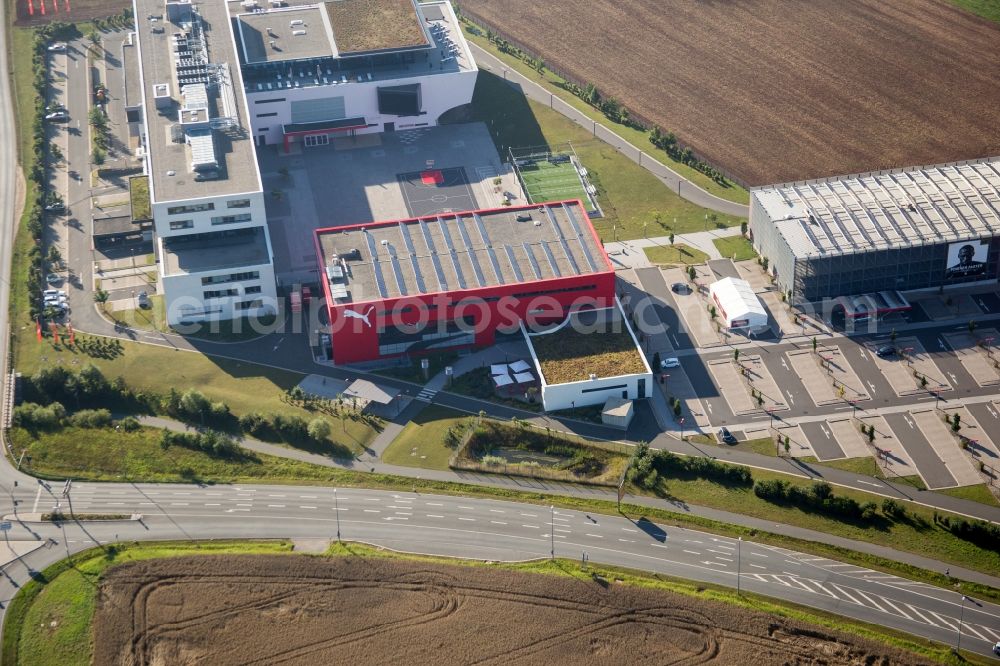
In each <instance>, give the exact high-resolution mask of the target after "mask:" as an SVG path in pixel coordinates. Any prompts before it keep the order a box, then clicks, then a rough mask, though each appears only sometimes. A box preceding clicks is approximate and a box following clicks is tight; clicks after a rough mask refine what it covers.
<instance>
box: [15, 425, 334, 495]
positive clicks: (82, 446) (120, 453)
mask: <svg viewBox="0 0 1000 666" xmlns="http://www.w3.org/2000/svg"><path fill="white" fill-rule="evenodd" d="M337 434H338V432H337V429H336V428H334V432H333V436H334V437H336V436H337ZM10 436H11V440H12V442H13V443H14V444H13V446H14V449H15V450H16V451H20V450H21V447H24V449H25V451H26V453H27V455H26V456H25V463H24V464H22V467H21V468H22V470H24V471H25V472H27V473H29V474H34V475H36V476H43V477H47V478H59V479H62V478H69V477H72V478H74V479H89V480H93V481H125V480H132V481H150V482H164V483H166V482H182V481H188V482H190V481H195V480H198V481H205V482H211V483H236V482H240V481H242V482H247V481H259V482H268V483H271V482H278V483H296V482H302V481H310V482H324V481H326V480H328V479H329V478H330V473H331V471H332V470H331V469H330V468H327V467H323V466H320V465H312V464H309V463H304V462H300V461H297V460H289V459H287V458H278V457H275V456H268V455H258V454H255V456H256V460H244V461H230V460H226V459H224V458H216V457H213V456H209V455H206V454H205V453H202V452H200V451H192V450H190V449H185V448H182V447H179V446H172V447H170V448H169V449H167V450H166V451H164V450H163V449H161V448H160V431H159V430H158V429H156V428H141V429H139V430H137V431H135V432H130V433H126V432H117V431H115V430H112V429H110V428H101V429H93V430H90V429H82V428H72V427H68V428H64V429H62V430H58V431H53V432H42V433H35V434H32V433H29V432H27V431H25V430H22V429H20V428H14V429H13V430H11V431H10ZM29 456H30V458H31V459H30V462H29V461H28V457H29Z"/></svg>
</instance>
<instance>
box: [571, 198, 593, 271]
mask: <svg viewBox="0 0 1000 666" xmlns="http://www.w3.org/2000/svg"><path fill="white" fill-rule="evenodd" d="M563 211H564V212H565V213H566V217H567V218H569V222H570V224H572V225H573V231H575V232H576V238H577V240H578V241H580V247H581V248H583V256H584V257H586V258H587V263H588V264H590V270H592V271H595V272H596V271H597V262H595V261H594V257H593V255H591V254H590V245H588V244H587V242H586V241H585V240H584V238H585V236H584V235H583V234H584V231H583V230H582V229H581V228H580V225H579V223H578V222H577V221H576V214H575V213H574V212H573V207H572V206H567V205H566V204H563Z"/></svg>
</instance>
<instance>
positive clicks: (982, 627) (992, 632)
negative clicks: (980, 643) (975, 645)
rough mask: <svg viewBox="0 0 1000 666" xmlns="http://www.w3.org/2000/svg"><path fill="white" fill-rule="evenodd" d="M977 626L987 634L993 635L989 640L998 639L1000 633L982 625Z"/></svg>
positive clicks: (999, 638) (999, 639)
mask: <svg viewBox="0 0 1000 666" xmlns="http://www.w3.org/2000/svg"><path fill="white" fill-rule="evenodd" d="M979 626H980V628H981V629H982V630H983V631H985V632H986V633H987V634H989V635H990V636H992V637H993V638H992V639H991V640H995V641H1000V633H997V632H995V631H993V630H992V629H990V628H989V627H984V626H983V625H979Z"/></svg>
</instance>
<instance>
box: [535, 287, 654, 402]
mask: <svg viewBox="0 0 1000 666" xmlns="http://www.w3.org/2000/svg"><path fill="white" fill-rule="evenodd" d="M521 330H522V331H523V332H524V336H525V339H526V340H527V341H528V348H529V350H530V351H531V358H532V360H533V361H534V364H535V369H536V371H537V372H538V377H539V379H540V383H541V394H542V405H543V406H544V407H545V409H546V410H547V411H555V410H560V409H574V408H577V407H589V406H591V405H604V404H605V403H606V402H607V400H608V399H609V398H619V399H621V400H628V401H631V400H642V399H645V398H648V397H650V396H651V395H652V393H653V391H654V390H656V389H655V388H654V386H653V371H652V370H651V369H650V367H649V363H647V361H646V357H645V355H644V354H643V353H642V351H641V348H640V347H639V341H638V340H637V339H636V337H635V333H634V332H633V331H632V327H631V326H630V325H629V322H628V318H627V317H625V314H624V312H622V309H621V304H620V303H619V302H618V299H615V305H614V306H613V307H610V308H598V309H588V310H578V311H576V312H574V313H573V314H571V315H570V316H569V317H567V318H566V320H565V321H563V322H562V323H561V324H559V325H557V326H554V327H552V328H551V329H549V330H546V331H539V332H533V333H529V332H528V331H527V330H526V329H525V328H524V324H523V323H522V324H521Z"/></svg>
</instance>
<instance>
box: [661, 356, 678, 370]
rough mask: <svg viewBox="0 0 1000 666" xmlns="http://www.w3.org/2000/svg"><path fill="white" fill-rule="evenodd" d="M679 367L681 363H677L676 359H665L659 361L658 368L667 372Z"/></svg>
mask: <svg viewBox="0 0 1000 666" xmlns="http://www.w3.org/2000/svg"><path fill="white" fill-rule="evenodd" d="M679 367H681V362H680V361H678V360H677V359H676V358H665V359H663V360H662V361H660V368H661V369H663V370H669V369H670V368H679Z"/></svg>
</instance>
